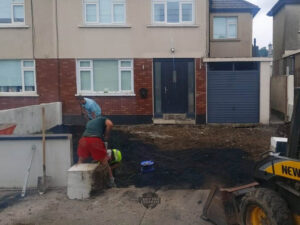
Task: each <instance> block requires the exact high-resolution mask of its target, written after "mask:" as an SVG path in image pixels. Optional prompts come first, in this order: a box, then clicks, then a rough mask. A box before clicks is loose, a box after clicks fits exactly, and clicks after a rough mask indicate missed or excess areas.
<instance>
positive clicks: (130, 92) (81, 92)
mask: <svg viewBox="0 0 300 225" xmlns="http://www.w3.org/2000/svg"><path fill="white" fill-rule="evenodd" d="M94 60H116V61H118V79H119V86H118V88H119V90H118V91H108V92H107V91H94V72H93V71H94ZM86 61H89V62H90V67H80V62H86ZM122 62H130V63H131V66H130V67H121V63H122ZM133 64H134V61H133V59H93V60H91V59H78V60H77V66H76V67H77V69H76V70H77V72H76V81H77V95H86V96H134V95H135V94H134V66H133ZM81 71H89V72H90V74H91V79H90V80H91V90H81V77H80V72H81ZM122 71H130V72H131V90H126V91H122V90H121V89H122V83H121V82H122V79H121V76H122Z"/></svg>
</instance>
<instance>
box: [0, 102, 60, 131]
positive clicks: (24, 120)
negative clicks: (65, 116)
mask: <svg viewBox="0 0 300 225" xmlns="http://www.w3.org/2000/svg"><path fill="white" fill-rule="evenodd" d="M42 107H45V114H46V129H50V128H52V127H55V126H57V125H61V124H62V104H61V102H54V103H49V104H41V105H32V106H26V107H20V108H15V109H7V110H0V124H8V123H14V124H17V127H16V129H15V131H14V134H31V133H37V132H40V131H41V130H42Z"/></svg>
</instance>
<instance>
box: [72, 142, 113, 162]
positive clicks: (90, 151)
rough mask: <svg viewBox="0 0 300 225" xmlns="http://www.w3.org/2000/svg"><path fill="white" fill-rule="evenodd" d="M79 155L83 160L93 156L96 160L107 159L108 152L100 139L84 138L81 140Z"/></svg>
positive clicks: (78, 149)
mask: <svg viewBox="0 0 300 225" xmlns="http://www.w3.org/2000/svg"><path fill="white" fill-rule="evenodd" d="M77 154H78V156H79V157H81V158H88V157H90V156H92V158H93V159H94V160H99V161H101V160H103V159H105V157H106V155H107V152H106V148H105V145H104V142H103V141H102V140H101V139H100V138H98V137H82V138H80V140H79V144H78V148H77Z"/></svg>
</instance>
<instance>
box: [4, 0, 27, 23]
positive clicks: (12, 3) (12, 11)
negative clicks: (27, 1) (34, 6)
mask: <svg viewBox="0 0 300 225" xmlns="http://www.w3.org/2000/svg"><path fill="white" fill-rule="evenodd" d="M24 14H25V12H24V0H0V25H4V24H24V23H25V16H24Z"/></svg>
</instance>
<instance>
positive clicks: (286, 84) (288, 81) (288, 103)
mask: <svg viewBox="0 0 300 225" xmlns="http://www.w3.org/2000/svg"><path fill="white" fill-rule="evenodd" d="M293 106H294V76H293V75H290V76H286V75H283V76H272V78H271V109H273V110H276V111H278V112H280V113H282V114H283V115H284V116H285V119H286V120H287V121H290V120H291V116H292V112H293Z"/></svg>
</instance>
